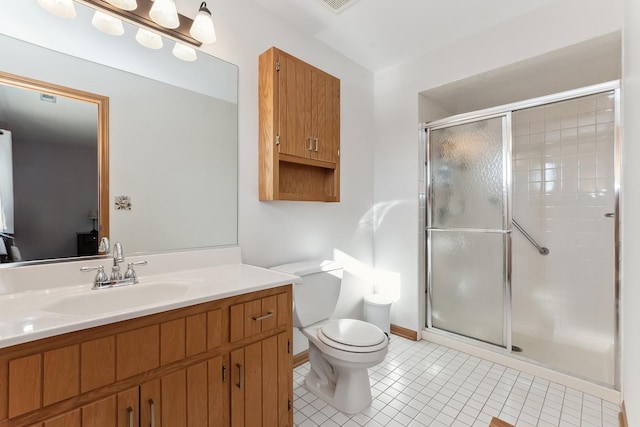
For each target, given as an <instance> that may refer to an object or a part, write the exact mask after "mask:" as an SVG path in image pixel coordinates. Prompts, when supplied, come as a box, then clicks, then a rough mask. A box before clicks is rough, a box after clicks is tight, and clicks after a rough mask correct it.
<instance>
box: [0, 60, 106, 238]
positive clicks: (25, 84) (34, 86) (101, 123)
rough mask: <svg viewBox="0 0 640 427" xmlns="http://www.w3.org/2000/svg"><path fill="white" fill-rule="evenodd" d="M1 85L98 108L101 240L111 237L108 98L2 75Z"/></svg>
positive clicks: (99, 231) (99, 234) (99, 232)
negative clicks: (88, 104)
mask: <svg viewBox="0 0 640 427" xmlns="http://www.w3.org/2000/svg"><path fill="white" fill-rule="evenodd" d="M0 84H5V85H8V86H13V87H17V88H21V89H27V90H31V91H35V92H40V93H47V94H51V95H55V96H62V97H65V98H70V99H75V100H77V101H82V102H88V103H91V104H95V105H96V106H97V107H98V239H101V238H102V237H109V97H107V96H103V95H97V94H95V93H90V92H84V91H81V90H78V89H73V88H68V87H65V86H59V85H55V84H52V83H47V82H43V81H40V80H34V79H30V78H27V77H22V76H17V75H15V74H9V73H4V72H2V71H0Z"/></svg>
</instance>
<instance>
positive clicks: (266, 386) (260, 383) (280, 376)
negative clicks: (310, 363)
mask: <svg viewBox="0 0 640 427" xmlns="http://www.w3.org/2000/svg"><path fill="white" fill-rule="evenodd" d="M288 341H289V340H288V333H286V332H283V333H281V334H279V335H275V336H272V337H269V338H266V339H264V340H262V341H258V342H255V343H253V344H249V345H247V346H245V347H244V348H242V349H238V350H235V351H233V352H231V365H232V372H233V374H232V376H231V378H232V382H231V425H232V426H233V427H258V426H263V425H264V426H282V427H284V426H291V423H292V415H291V414H292V413H291V407H290V405H289V402H290V399H291V387H292V384H291V381H290V377H291V372H292V366H291V354H289V353H288Z"/></svg>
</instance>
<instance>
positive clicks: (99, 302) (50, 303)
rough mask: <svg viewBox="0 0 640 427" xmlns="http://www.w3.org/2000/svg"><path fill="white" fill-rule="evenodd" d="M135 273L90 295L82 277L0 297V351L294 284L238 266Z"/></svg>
mask: <svg viewBox="0 0 640 427" xmlns="http://www.w3.org/2000/svg"><path fill="white" fill-rule="evenodd" d="M141 273H142V269H140V271H139V275H140V276H139V280H140V283H138V284H136V285H128V286H122V287H119V288H108V289H99V290H92V289H91V287H92V283H91V277H92V276H91V277H89V276H88V277H87V279H88V280H87V281H86V284H83V285H73V286H66V287H65V286H52V287H51V288H50V289H32V290H26V291H23V292H15V293H9V294H4V295H0V348H4V347H9V346H12V345H16V344H21V343H25V342H29V341H33V340H37V339H41V338H47V337H51V336H54V335H59V334H64V333H67V332H73V331H78V330H81V329H86V328H91V327H95V326H100V325H105V324H109V323H114V322H119V321H122V320H128V319H132V318H136V317H141V316H146V315H149V314H154V313H160V312H163V311H167V310H173V309H176V308H181V307H187V306H190V305H195V304H199V303H203V302H207V301H213V300H218V299H222V298H226V297H230V296H234V295H240V294H244V293H248V292H253V291H259V290H263V289H269V288H274V287H277V286H281V285H285V284H289V283H296V282H298V281H299V280H300V278H299V277H297V276H292V275H289V274H284V273H279V272H276V271H272V270H267V269H263V268H259V267H253V266H250V265H246V264H241V263H237V264H227V265H217V266H212V267H204V268H194V269H189V270H178V271H175V272H170V273H163V274H158V275H149V276H146V275H144V274H141ZM83 302H84V303H83Z"/></svg>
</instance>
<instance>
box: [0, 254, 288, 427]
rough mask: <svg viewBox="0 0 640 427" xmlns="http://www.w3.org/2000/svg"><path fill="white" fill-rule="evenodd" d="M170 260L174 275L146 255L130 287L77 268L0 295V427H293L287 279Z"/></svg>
mask: <svg viewBox="0 0 640 427" xmlns="http://www.w3.org/2000/svg"><path fill="white" fill-rule="evenodd" d="M217 251H231V253H232V256H230V257H229V256H228V255H225V256H223V257H222V258H225V257H226V258H231V259H232V261H233V258H234V256H233V254H237V255H238V257H237V259H236V261H238V260H239V248H231V249H219V250H217ZM205 252H206V251H205ZM211 252H216V250H212V251H211ZM180 256H182V257H183V258H184V260H187V261H186V262H180V260H178V264H179V265H181V266H182V267H184V268H180V269H178V270H175V271H170V270H169V269H168V268H167V267H165V266H166V264H167V263H166V261H167V259H172V261H173V262H174V263H175V262H176V260H175V256H174V257H173V258H169V257H171V255H169V254H162V255H151V256H148V257H146V258H147V259H148V261H149V265H148V266H146V267H151V269H150V270H148V271H152V273H151V274H148V275H141V278H140V284H137V285H131V286H125V287H122V288H113V289H100V290H91V284H90V282H91V275H86V274H84V273H77V274H78V276H76V277H79V278H81V279H83V280H84V281H86V284H83V285H74V286H66V287H59V288H53V287H52V288H44V287H43V288H41V289H38V288H37V286H36V287H35V288H32V289H30V290H28V291H26V292H17V293H10V294H4V295H0V347H2V348H0V426H2V427H9V426H12V427H13V426H28V427H31V426H38V427H58V426H64V427H75V426H92V427H101V426H104V427H107V426H108V427H112V426H126V427H129V426H136V427H138V426H145V427H146V426H154V427H160V426H165V427H176V426H229V425H232V426H245V425H247V426H254V425H256V426H292V425H293V408H292V401H293V396H292V386H293V381H292V375H293V370H292V347H291V344H292V343H291V339H292V337H291V334H292V320H291V307H292V289H291V284H292V283H293V282H295V281H296V280H297V278H296V277H295V276H291V275H288V274H281V273H277V272H274V271H270V270H264V269H260V268H257V267H252V266H248V265H244V264H242V263H240V262H232V263H227V262H228V261H229V259H227V260H224V259H217V260H215V261H213V262H212V261H211V259H209V260H208V261H207V260H205V259H204V258H206V257H204V258H203V259H202V261H204V262H201V263H198V262H194V261H193V260H191V259H190V258H189V257H188V255H185V254H182V255H178V258H179V257H180ZM201 258H202V257H201ZM209 258H211V257H209ZM184 260H183V261H184ZM93 262H94V263H95V260H94V261H93ZM84 264H87V261H85V262H84V263H82V262H78V263H64V264H56V265H54V266H36V267H27V268H31V269H32V271H31V272H28V274H31V275H38V274H42V272H41V271H38V270H42V269H43V268H44V269H48V270H50V272H53V273H55V271H51V270H55V269H57V270H60V271H62V270H63V269H65V268H66V269H67V270H68V269H70V268H71V267H73V269H74V270H75V269H76V268H77V267H80V266H84ZM216 264H217V265H216ZM154 266H155V267H154ZM16 270H17V269H12V270H10V272H11V274H12V275H14V276H15V275H16V274H18V273H16ZM163 270H164V271H163ZM69 274H71V273H69ZM4 278H5V279H6V276H4ZM9 278H10V277H9ZM32 278H33V277H32ZM40 286H44V285H40ZM145 296H147V297H148V298H145ZM101 301H104V304H100V302H101ZM118 301H119V302H118Z"/></svg>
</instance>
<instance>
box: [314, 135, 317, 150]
mask: <svg viewBox="0 0 640 427" xmlns="http://www.w3.org/2000/svg"><path fill="white" fill-rule="evenodd" d="M314 139H315V141H316V153H317V152H318V138H314Z"/></svg>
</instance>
